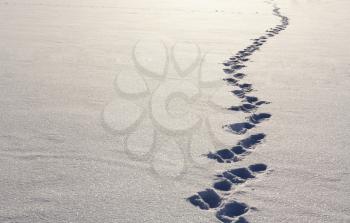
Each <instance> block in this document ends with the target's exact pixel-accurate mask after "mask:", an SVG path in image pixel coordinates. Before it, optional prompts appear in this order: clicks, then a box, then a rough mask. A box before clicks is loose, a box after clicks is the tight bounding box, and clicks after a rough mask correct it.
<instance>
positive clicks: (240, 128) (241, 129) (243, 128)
mask: <svg viewBox="0 0 350 223" xmlns="http://www.w3.org/2000/svg"><path fill="white" fill-rule="evenodd" d="M225 127H227V128H228V129H229V130H230V131H231V132H233V133H235V134H239V135H241V134H244V133H246V132H247V131H248V130H249V129H252V128H254V127H255V125H253V124H251V123H249V122H242V123H234V124H230V125H227V126H225Z"/></svg>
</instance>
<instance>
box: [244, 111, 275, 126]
mask: <svg viewBox="0 0 350 223" xmlns="http://www.w3.org/2000/svg"><path fill="white" fill-rule="evenodd" d="M269 118H271V114H269V113H259V114H253V115H251V116H250V117H249V121H250V122H251V123H253V124H259V123H261V122H263V121H265V120H266V119H269Z"/></svg>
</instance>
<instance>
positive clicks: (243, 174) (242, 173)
mask: <svg viewBox="0 0 350 223" xmlns="http://www.w3.org/2000/svg"><path fill="white" fill-rule="evenodd" d="M228 172H230V173H232V174H233V175H235V176H238V177H240V178H242V179H244V180H247V179H249V178H255V176H254V175H253V174H252V173H251V172H250V171H249V170H248V169H247V168H237V169H232V170H229V171H228Z"/></svg>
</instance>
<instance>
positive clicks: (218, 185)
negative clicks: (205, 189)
mask: <svg viewBox="0 0 350 223" xmlns="http://www.w3.org/2000/svg"><path fill="white" fill-rule="evenodd" d="M213 187H214V188H215V189H217V190H221V191H229V190H231V187H232V183H231V182H230V181H229V180H227V179H224V180H220V181H217V182H215V183H214V185H213Z"/></svg>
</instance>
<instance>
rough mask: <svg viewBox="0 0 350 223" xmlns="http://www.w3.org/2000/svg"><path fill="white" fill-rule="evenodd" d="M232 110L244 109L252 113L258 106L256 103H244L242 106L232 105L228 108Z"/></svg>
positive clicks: (243, 110)
mask: <svg viewBox="0 0 350 223" xmlns="http://www.w3.org/2000/svg"><path fill="white" fill-rule="evenodd" d="M228 109H229V110H231V111H242V112H246V113H251V112H254V111H255V110H256V109H257V106H256V105H254V104H246V103H244V104H242V105H240V106H231V107H230V108H228Z"/></svg>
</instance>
